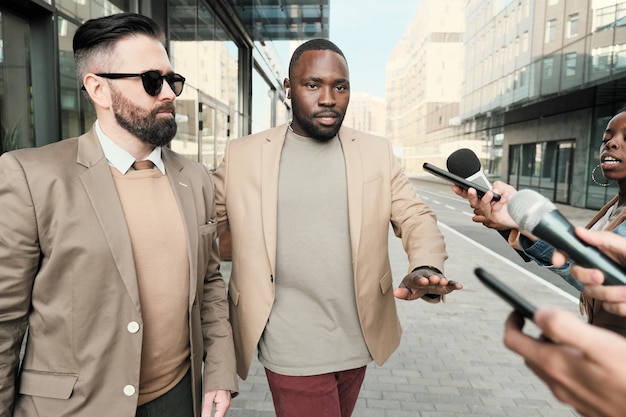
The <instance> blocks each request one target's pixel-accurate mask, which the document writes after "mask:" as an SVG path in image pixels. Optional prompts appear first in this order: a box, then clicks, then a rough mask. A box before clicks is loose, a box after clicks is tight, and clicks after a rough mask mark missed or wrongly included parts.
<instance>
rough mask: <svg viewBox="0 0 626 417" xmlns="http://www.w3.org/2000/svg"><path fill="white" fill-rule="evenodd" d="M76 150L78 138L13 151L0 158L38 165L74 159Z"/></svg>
mask: <svg viewBox="0 0 626 417" xmlns="http://www.w3.org/2000/svg"><path fill="white" fill-rule="evenodd" d="M77 148H78V137H74V138H69V139H63V140H60V141H58V142H53V143H49V144H46V145H43V146H38V147H30V148H21V149H15V150H11V151H8V152H5V153H4V154H2V155H1V156H4V157H5V158H7V157H10V156H12V157H14V158H15V159H17V160H19V161H23V162H28V161H34V162H37V163H39V164H42V163H45V162H46V161H53V162H54V161H59V160H65V159H67V158H68V157H70V158H74V159H76V151H75V150H76V149H77Z"/></svg>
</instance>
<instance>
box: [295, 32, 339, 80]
mask: <svg viewBox="0 0 626 417" xmlns="http://www.w3.org/2000/svg"><path fill="white" fill-rule="evenodd" d="M306 51H333V52H336V53H338V54H339V55H341V56H342V57H343V59H346V56H345V55H344V54H343V52H342V51H341V49H339V47H338V46H337V45H335V44H334V43H332V42H331V41H329V40H328V39H323V38H315V39H311V40H309V41H306V42H304V43H303V44H301V45H300V46H298V47H297V48H296V50H295V51H293V55H291V60H290V61H289V78H291V71H292V70H293V68H294V67H295V66H296V65H297V64H298V61H299V60H300V57H301V56H302V54H303V53H305V52H306ZM346 62H347V60H346Z"/></svg>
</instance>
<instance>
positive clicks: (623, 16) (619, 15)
mask: <svg viewBox="0 0 626 417" xmlns="http://www.w3.org/2000/svg"><path fill="white" fill-rule="evenodd" d="M624 25H626V2H622V3H620V4H618V5H617V10H616V11H615V26H624Z"/></svg>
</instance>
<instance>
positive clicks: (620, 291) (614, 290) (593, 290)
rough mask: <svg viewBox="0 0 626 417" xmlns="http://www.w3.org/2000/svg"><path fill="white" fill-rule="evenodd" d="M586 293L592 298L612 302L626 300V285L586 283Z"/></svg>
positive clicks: (623, 301)
mask: <svg viewBox="0 0 626 417" xmlns="http://www.w3.org/2000/svg"><path fill="white" fill-rule="evenodd" d="M584 293H585V294H587V295H588V296H590V297H592V298H596V299H598V300H602V301H607V302H610V303H625V302H626V285H614V286H606V285H586V286H585V289H584Z"/></svg>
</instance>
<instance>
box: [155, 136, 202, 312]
mask: <svg viewBox="0 0 626 417" xmlns="http://www.w3.org/2000/svg"><path fill="white" fill-rule="evenodd" d="M161 155H162V158H163V163H164V164H165V173H166V174H167V177H168V178H169V180H170V185H171V186H172V190H173V191H174V196H175V197H176V201H177V203H178V208H179V209H180V213H181V216H182V218H183V225H184V227H185V235H186V236H187V252H188V254H189V306H191V305H192V304H193V299H194V298H195V295H196V289H197V288H196V286H197V285H198V250H197V248H198V220H197V216H196V205H195V204H194V201H195V199H194V196H193V191H192V187H191V185H192V184H191V181H190V180H189V178H188V177H187V176H186V175H185V174H184V172H183V166H182V165H181V164H179V163H178V162H177V161H176V160H175V158H173V157H172V151H171V150H169V149H167V148H163V149H162V154H161Z"/></svg>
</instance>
